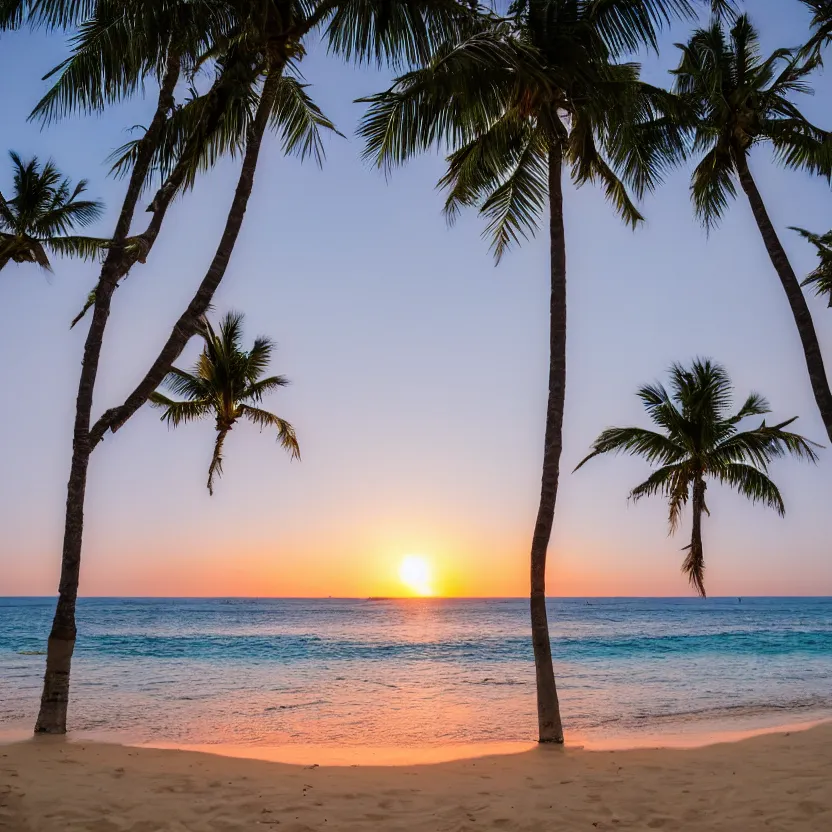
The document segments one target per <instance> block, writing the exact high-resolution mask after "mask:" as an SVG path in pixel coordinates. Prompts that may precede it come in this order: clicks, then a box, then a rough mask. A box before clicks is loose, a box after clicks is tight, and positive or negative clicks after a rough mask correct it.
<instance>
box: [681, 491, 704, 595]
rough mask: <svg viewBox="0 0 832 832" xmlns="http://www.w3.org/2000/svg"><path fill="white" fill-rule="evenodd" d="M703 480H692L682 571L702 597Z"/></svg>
mask: <svg viewBox="0 0 832 832" xmlns="http://www.w3.org/2000/svg"><path fill="white" fill-rule="evenodd" d="M706 487H707V486H706V485H705V481H704V480H703V479H702V477H701V475H700V476H697V478H696V479H695V480H694V481H693V501H692V502H693V524H692V526H691V533H690V546H688V547H687V548H688V555H687V557H686V558H685V562H684V563H683V564H682V571H683V572H684V573H685V574H686V575H687V576H688V578H689V579H690V582H691V584H692V585H693V586H694V588H695V589H696V591H697V592H698V593H699V595H700V596H702V598H705V597H706V593H705V552H704V550H703V548H702V514H703V512H704V511H705V488H706Z"/></svg>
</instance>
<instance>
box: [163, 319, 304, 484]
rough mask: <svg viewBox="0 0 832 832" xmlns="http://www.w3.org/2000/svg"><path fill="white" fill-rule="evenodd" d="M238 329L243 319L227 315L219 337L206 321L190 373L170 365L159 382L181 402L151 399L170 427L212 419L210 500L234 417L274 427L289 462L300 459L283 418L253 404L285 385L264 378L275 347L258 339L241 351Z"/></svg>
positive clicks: (284, 381) (278, 378)
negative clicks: (289, 459) (289, 457)
mask: <svg viewBox="0 0 832 832" xmlns="http://www.w3.org/2000/svg"><path fill="white" fill-rule="evenodd" d="M242 329H243V316H242V315H241V314H240V313H238V312H229V313H228V314H227V315H226V316H225V317H224V318H223V319H222V321H220V329H219V333H217V332H215V331H214V329H213V327H212V326H211V324H210V323H209V322H208V320H207V319H206V320H205V322H204V324H203V330H202V337H203V339H204V341H205V347H204V349H203V351H202V354H201V355H200V356H199V360H198V361H197V363H196V366H195V367H194V369H193V372H191V373H188V372H186V371H185V370H180V369H178V368H176V367H172V368H171V370H170V372H169V373H168V374H167V376H166V377H165V380H164V382H163V384H164V386H165V387H167V388H168V389H169V390H170V391H171V392H172V393H174V394H176V395H179V396H184V397H185V399H184V401H173V400H172V399H170V398H168V397H167V396H165V395H164V394H163V393H159V392H156V393H153V394H152V395H151V396H150V403H151V405H153V406H154V407H161V408H164V410H165V412H164V413H163V414H162V419H163V420H164V421H166V422H167V423H168V425H170V426H171V427H174V428H175V427H178V426H179V425H182V424H185V423H186V422H194V421H197V420H199V419H204V418H206V417H213V418H214V419H215V421H216V428H217V438H216V441H215V442H214V454H213V456H212V457H211V464H210V465H209V466H208V493H209V494H211V495H212V496H213V494H214V477H215V476H217V477H219V476H222V450H223V445H224V443H225V439H226V437H227V436H228V432H229V431H230V430H231V429H232V428H233V427H234V425H235V424H236V423H237V421H238V420H239V419H248V420H249V421H250V422H253V423H254V424H255V425H257V426H258V427H259V428H260V429H261V430H262V429H263V428H268V427H271V428H275V429H276V430H277V440H278V442H280V444H281V445H282V446H283V447H284V448H285V449H286V450H287V451H288V452H289V453H290V454H291V456H292V458H293V459H300V448H299V447H298V440H297V437H296V436H295V430H294V428H293V427H292V426H291V425H290V424H289V423H288V422H287V421H286V420H285V419H281V418H280V417H279V416H276V415H275V414H274V413H270V412H269V411H268V410H263V409H262V408H260V407H258V406H257V405H259V404H260V403H261V402H262V400H263V396H265V395H266V394H267V393H270V392H271V391H272V390H276V389H277V388H278V387H285V386H286V385H287V384H288V383H289V382H288V380H287V379H286V377H285V376H268V377H266V378H264V377H263V374H264V373H265V372H266V370H267V369H268V366H269V361H270V360H271V356H272V353H273V352H274V348H275V345H274V343H273V342H272V341H270V340H269V339H268V338H264V337H262V336H261V337H259V338H255V340H254V345H253V346H252V348H251V349H250V350H248V351H246V350H244V349H243V346H242V337H243V331H242Z"/></svg>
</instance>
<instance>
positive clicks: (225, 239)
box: [90, 64, 283, 446]
mask: <svg viewBox="0 0 832 832" xmlns="http://www.w3.org/2000/svg"><path fill="white" fill-rule="evenodd" d="M282 72H283V64H280V65H279V66H275V67H274V68H273V69H272V70H270V71H269V73H268V75H267V76H266V81H265V83H264V85H263V90H262V93H261V95H260V102H259V104H258V107H257V113H256V115H255V117H254V121H253V122H252V124H251V126H250V128H249V132H248V136H247V137H246V150H245V154H244V156H243V165H242V169H241V170H240V177H239V179H238V181H237V189H236V191H235V193H234V199H233V201H232V203H231V208H230V209H229V212H228V217H227V219H226V223H225V228H224V230H223V233H222V237H221V238H220V243H219V245H218V247H217V251H216V253H215V255H214V259H213V260H212V261H211V265H210V266H209V267H208V271H207V272H206V274H205V277H204V278H203V279H202V283H200V284H199V287H198V288H197V290H196V293H195V294H194V296H193V298H191V302H190V303H189V304H188V308H187V309H186V310H185V311H184V312H183V313H182V315H181V316H180V317H179V320H178V321H177V322H176V324H175V325H174V327H173V330H172V331H171V334H170V336H169V337H168V340H167V341H166V342H165V344H164V346H163V347H162V349H161V351H160V352H159V355H158V356H157V357H156V360H155V361H154V362H153V365H152V366H151V368H150V369H149V370H148V372H147V374H146V375H145V377H144V378H143V379H142V380H141V381H140V382H139V384H138V385H137V387H136V388H135V390H133V392H132V393H131V394H130V395H129V396H128V397H127V399H125V402H124V404H123V405H121V407H116V408H112V409H111V410H108V411H107V412H106V413H104V414H103V415H102V417H101V418H100V419H99V420H98V421H97V422H96V424H95V425H93V428H92V431H91V432H90V435H91V439H92V443H93V446H95V445H96V444H97V443H98V442H100V441H101V439H102V437H103V436H104V434H105V433H106V431H107V430H108V429H109V430H112V431H113V432H115V431H117V430H118V429H119V428H120V427H121V426H122V425H124V423H125V422H126V421H127V420H128V419H129V418H130V417H131V416H132V415H133V414H134V413H135V412H136V411H137V410H138V409H139V408H140V407H141V406H142V405H143V404H144V403H145V402H146V401H147V399H148V397H149V396H150V394H151V393H153V391H154V390H155V389H156V388H157V387H158V386H159V385H160V384H161V382H162V379H163V378H164V377H165V376H166V375H167V373H168V371H169V370H170V368H171V365H172V364H173V362H174V361H175V360H176V359H177V358H178V356H179V354H180V353H181V352H182V350H183V349H184V348H185V345H186V344H187V343H188V341H189V340H190V338H191V336H192V335H193V334H194V333H195V332H196V331H197V330H198V328H199V323H200V319H201V318H202V316H203V315H204V314H205V312H206V311H207V310H208V307H209V306H210V304H211V301H212V299H213V297H214V292H216V290H217V287H218V286H219V285H220V281H221V280H222V279H223V277H224V276H225V271H226V269H227V268H228V263H229V260H230V259H231V253H232V252H233V250H234V245H235V244H236V242H237V237H238V235H239V233H240V229H241V228H242V225H243V219H244V217H245V213H246V208H247V207H248V200H249V197H250V196H251V190H252V187H253V185H254V173H255V170H256V169H257V160H258V158H259V155H260V147H261V145H262V142H263V136H264V134H265V132H266V128H267V127H268V123H269V118H270V116H271V112H272V108H273V106H274V101H275V98H276V96H277V92H278V88H279V85H280V78H281V74H282Z"/></svg>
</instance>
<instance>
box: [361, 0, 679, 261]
mask: <svg viewBox="0 0 832 832" xmlns="http://www.w3.org/2000/svg"><path fill="white" fill-rule="evenodd" d="M691 10H692V4H690V3H688V2H685V1H684V0H666V1H665V0H608V2H604V3H587V2H580V0H518V2H516V3H514V5H513V6H512V9H511V13H510V17H509V18H508V19H497V18H489V17H484V18H482V19H480V20H479V21H478V22H476V23H472V25H471V26H470V27H469V28H468V29H467V30H466V31H465V33H464V36H463V37H462V38H458V39H455V40H448V41H446V42H445V43H443V44H442V45H441V46H440V47H439V48H438V49H437V50H436V52H435V54H434V56H433V57H432V59H431V60H430V61H429V62H428V63H427V64H426V65H425V66H424V67H422V68H419V69H416V70H413V71H411V72H408V73H406V74H404V75H402V76H400V77H399V78H397V79H396V80H395V82H394V83H393V85H392V86H391V87H390V88H389V89H388V90H387V91H385V92H383V93H380V94H378V95H375V96H372V97H371V98H368V99H365V101H366V102H368V103H369V105H370V106H369V108H368V111H367V113H366V115H365V117H364V119H363V120H362V122H361V125H360V127H359V134H360V135H361V136H362V137H363V138H364V139H365V141H366V156H367V157H368V158H370V159H372V160H373V161H374V162H375V163H376V164H378V165H379V166H382V167H385V168H388V169H389V168H390V167H391V166H393V165H397V164H400V163H402V162H403V161H405V160H406V159H407V158H409V157H410V156H411V155H413V154H415V153H417V152H420V151H424V150H426V149H428V148H429V147H431V146H432V145H433V144H435V143H436V144H438V145H440V146H442V147H444V148H445V149H446V151H447V152H448V153H449V156H448V171H447V174H446V175H445V176H444V177H443V179H442V180H441V182H440V185H441V187H442V188H443V189H444V190H445V191H446V193H447V200H446V203H445V211H446V214H447V216H448V218H449V219H451V220H452V219H453V218H454V217H455V216H456V214H457V213H458V211H459V210H460V209H461V208H462V207H463V206H466V205H472V206H475V207H477V208H478V209H479V211H480V213H481V214H482V215H483V216H484V218H485V219H486V221H487V227H486V230H485V236H487V237H488V238H489V239H490V240H491V244H492V246H493V249H494V252H495V254H496V256H497V257H498V258H499V257H500V256H501V255H502V254H503V253H504V252H505V250H506V249H507V248H508V247H509V246H510V245H512V244H513V243H517V242H519V241H520V239H521V238H524V237H527V236H529V235H530V234H532V233H534V231H535V229H536V227H537V224H538V222H539V220H540V217H541V214H542V211H543V208H544V205H545V203H546V196H547V193H548V182H547V176H548V170H549V162H550V159H549V153H550V152H553V151H554V152H556V153H557V154H558V157H559V158H562V159H563V160H564V161H566V162H567V164H569V165H570V166H571V172H572V177H573V179H574V181H575V182H576V183H577V184H578V185H581V184H584V183H586V182H594V183H598V184H600V185H601V186H602V187H603V188H604V190H605V193H606V195H607V198H608V199H609V200H610V202H611V203H612V204H613V206H614V207H615V209H616V210H617V211H618V213H619V214H620V215H621V216H622V217H623V218H624V219H625V221H627V222H628V223H630V224H632V225H635V224H637V223H638V222H639V221H640V220H641V219H642V217H641V214H640V213H639V211H638V209H637V208H636V206H635V204H634V202H633V198H632V197H631V195H630V193H629V192H628V190H627V187H626V186H627V185H629V187H630V188H632V190H633V192H634V195H635V196H636V197H638V196H640V195H641V194H643V193H644V191H646V190H649V189H651V188H652V187H654V186H655V185H656V184H657V182H658V181H659V180H660V179H661V175H662V173H663V171H664V169H665V168H666V166H667V165H666V161H665V160H666V159H667V160H670V159H673V158H674V157H675V155H677V154H678V153H679V152H681V147H680V146H677V145H678V138H677V134H676V133H675V132H674V131H672V130H669V129H668V122H667V120H666V115H667V113H666V109H667V108H668V107H672V106H673V100H672V97H671V96H670V95H669V94H667V93H665V92H664V91H662V90H659V89H656V88H654V87H650V86H649V85H647V84H644V83H642V82H640V80H639V67H638V65H637V64H632V63H625V62H622V61H621V60H620V57H621V56H622V55H623V54H624V53H627V52H631V51H633V50H635V49H637V48H639V47H640V46H642V45H644V44H648V45H651V46H655V45H656V43H657V33H658V30H659V28H660V27H661V26H662V25H663V24H664V23H666V22H667V21H668V20H669V19H670V18H671V17H672V16H674V15H684V14H687V13H689V12H691Z"/></svg>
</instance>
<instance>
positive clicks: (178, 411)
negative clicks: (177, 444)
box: [148, 392, 211, 428]
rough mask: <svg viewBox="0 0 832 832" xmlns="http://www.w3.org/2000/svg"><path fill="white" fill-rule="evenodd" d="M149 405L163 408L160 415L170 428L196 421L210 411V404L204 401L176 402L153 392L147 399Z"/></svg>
mask: <svg viewBox="0 0 832 832" xmlns="http://www.w3.org/2000/svg"><path fill="white" fill-rule="evenodd" d="M148 401H149V402H150V405H151V407H159V408H164V409H165V412H164V413H163V414H162V415H161V417H160V418H161V419H162V421H163V422H167V423H168V425H169V426H170V427H172V428H178V427H179V426H180V425H184V424H186V423H188V422H196V421H199V420H200V419H203V418H205V416H207V415H208V414H209V413H210V412H211V405H210V403H209V402H206V401H185V402H177V401H174V400H173V399H169V398H168V397H167V396H165V395H164V394H162V393H158V392H157V393H153V394H152V395H151V396H150V398H149V399H148Z"/></svg>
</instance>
